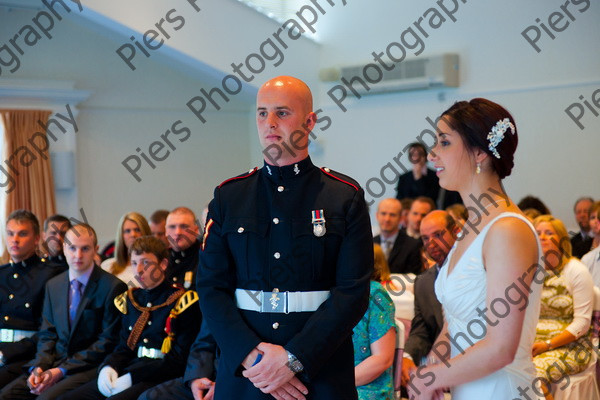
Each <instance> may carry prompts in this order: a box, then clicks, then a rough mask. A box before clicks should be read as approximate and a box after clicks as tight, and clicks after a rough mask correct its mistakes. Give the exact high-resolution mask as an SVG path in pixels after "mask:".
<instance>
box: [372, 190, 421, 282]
mask: <svg viewBox="0 0 600 400" xmlns="http://www.w3.org/2000/svg"><path fill="white" fill-rule="evenodd" d="M401 217H402V203H400V200H398V199H393V198H389V199H383V200H381V201H380V202H379V205H378V206H377V214H376V218H377V222H378V223H379V232H380V233H379V235H377V236H375V237H374V238H373V241H374V242H375V243H377V244H379V245H381V248H382V249H383V253H384V254H385V257H386V259H387V262H388V265H389V266H390V272H391V273H393V274H407V273H411V272H412V273H414V274H419V273H421V270H422V266H421V242H420V241H418V240H417V239H413V238H411V237H410V236H408V235H407V234H406V231H405V230H404V229H400V219H401Z"/></svg>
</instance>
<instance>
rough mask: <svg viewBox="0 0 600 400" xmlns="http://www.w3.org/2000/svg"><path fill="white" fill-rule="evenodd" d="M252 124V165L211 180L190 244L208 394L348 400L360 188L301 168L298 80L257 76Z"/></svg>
mask: <svg viewBox="0 0 600 400" xmlns="http://www.w3.org/2000/svg"><path fill="white" fill-rule="evenodd" d="M256 123H257V128H258V134H259V140H260V143H261V145H262V148H263V156H264V159H265V162H264V164H263V167H262V168H260V169H258V168H254V169H252V170H250V171H249V172H247V173H245V174H242V175H240V176H237V177H235V178H231V179H228V180H226V181H225V182H223V183H221V184H220V185H219V186H218V187H217V188H216V189H215V193H214V199H213V200H212V202H211V203H210V205H209V213H208V221H207V223H206V226H205V229H204V235H203V243H202V246H201V252H200V275H199V278H198V282H197V285H198V286H197V287H198V294H199V296H200V306H201V308H202V311H203V315H204V319H205V321H206V323H207V324H208V327H209V328H210V330H211V332H212V334H213V335H214V337H215V339H216V341H217V344H218V346H219V348H220V349H221V358H220V361H219V371H218V374H217V381H216V386H215V399H216V400H224V399H272V398H273V397H274V398H276V399H284V398H288V399H305V398H306V396H308V398H310V399H316V400H318V399H340V400H346V399H357V393H356V388H355V382H354V360H353V349H352V336H351V335H352V328H353V327H354V325H356V323H357V322H358V321H359V320H360V318H361V317H362V316H363V314H364V313H365V311H366V309H367V305H368V296H369V277H370V274H371V271H372V266H373V246H372V236H371V228H370V227H371V224H370V221H369V215H368V211H367V206H366V203H365V201H364V192H363V190H362V189H361V188H360V187H359V185H358V183H357V182H356V181H354V180H353V179H352V178H349V177H348V176H345V175H342V174H340V173H337V172H334V171H332V170H330V169H329V168H318V167H316V166H315V165H313V163H312V161H311V159H310V157H309V155H308V136H309V133H310V131H311V129H313V127H314V126H315V123H316V115H315V113H314V112H313V111H312V94H311V92H310V89H309V88H308V86H306V84H305V83H304V82H302V81H300V80H298V79H296V78H293V77H288V76H281V77H277V78H274V79H272V80H270V81H268V82H266V83H265V84H264V85H263V86H262V87H261V88H260V90H259V92H258V96H257V111H256Z"/></svg>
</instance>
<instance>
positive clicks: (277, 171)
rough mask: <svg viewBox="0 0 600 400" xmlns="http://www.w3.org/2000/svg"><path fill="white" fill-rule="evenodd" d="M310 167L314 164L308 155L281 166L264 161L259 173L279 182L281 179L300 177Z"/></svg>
mask: <svg viewBox="0 0 600 400" xmlns="http://www.w3.org/2000/svg"><path fill="white" fill-rule="evenodd" d="M312 168H315V166H314V164H313V163H312V161H311V160H310V156H308V157H306V158H305V159H304V160H302V161H299V162H297V163H294V164H290V165H284V166H281V167H277V166H275V165H271V164H269V163H267V162H266V161H265V162H264V165H263V168H262V169H261V173H262V174H263V175H264V176H266V177H267V178H269V179H271V180H273V181H275V182H279V181H281V180H287V179H293V178H297V177H300V176H302V175H304V174H305V173H306V172H308V171H310V170H311V169H312Z"/></svg>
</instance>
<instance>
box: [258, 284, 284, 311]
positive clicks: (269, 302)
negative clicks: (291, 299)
mask: <svg viewBox="0 0 600 400" xmlns="http://www.w3.org/2000/svg"><path fill="white" fill-rule="evenodd" d="M287 302H288V297H287V292H284V293H282V292H280V291H279V290H277V289H275V290H274V291H272V292H262V302H261V305H260V312H268V313H287Z"/></svg>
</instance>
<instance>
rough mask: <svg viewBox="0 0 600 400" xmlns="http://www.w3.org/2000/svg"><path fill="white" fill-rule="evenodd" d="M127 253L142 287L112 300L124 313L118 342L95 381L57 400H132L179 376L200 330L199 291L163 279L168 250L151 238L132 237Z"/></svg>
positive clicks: (101, 366) (157, 240) (130, 289)
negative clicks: (106, 399) (133, 239)
mask: <svg viewBox="0 0 600 400" xmlns="http://www.w3.org/2000/svg"><path fill="white" fill-rule="evenodd" d="M129 255H130V257H131V265H132V266H133V268H135V271H136V273H137V275H138V276H139V281H140V283H141V285H142V288H141V289H138V288H129V290H128V291H127V292H125V293H123V294H121V295H119V296H118V297H117V298H116V299H115V306H116V307H117V308H118V309H119V311H121V313H123V315H122V316H121V332H120V336H119V343H118V344H117V347H116V348H115V350H114V351H113V352H112V353H111V354H110V355H109V356H108V357H106V359H105V360H104V362H103V363H102V364H101V365H100V368H99V371H100V372H99V374H98V376H97V379H94V380H92V381H91V382H89V383H87V384H85V385H83V386H81V387H79V388H78V389H75V390H73V391H71V392H69V393H67V394H65V395H63V396H61V397H60V399H104V398H110V399H117V398H118V399H122V400H129V399H137V398H138V396H139V395H140V394H142V392H144V391H146V390H147V389H149V388H151V387H152V386H155V385H157V384H159V383H162V382H165V381H167V380H170V379H173V378H177V377H179V376H181V375H183V372H184V370H185V362H186V359H187V356H188V353H189V350H190V346H191V344H192V342H193V341H194V338H195V337H196V334H197V333H198V329H199V326H198V325H199V323H198V322H199V321H200V309H199V307H198V305H197V304H196V302H197V301H198V295H197V294H196V292H194V291H192V290H189V291H186V290H185V289H182V288H181V287H179V286H175V285H171V284H169V283H168V282H166V281H165V270H166V269H167V257H168V251H167V247H166V246H165V244H164V243H163V242H162V241H160V240H159V239H157V238H155V237H154V236H143V237H141V238H138V239H136V240H135V242H134V243H133V244H132V245H131V248H130V249H129Z"/></svg>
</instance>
